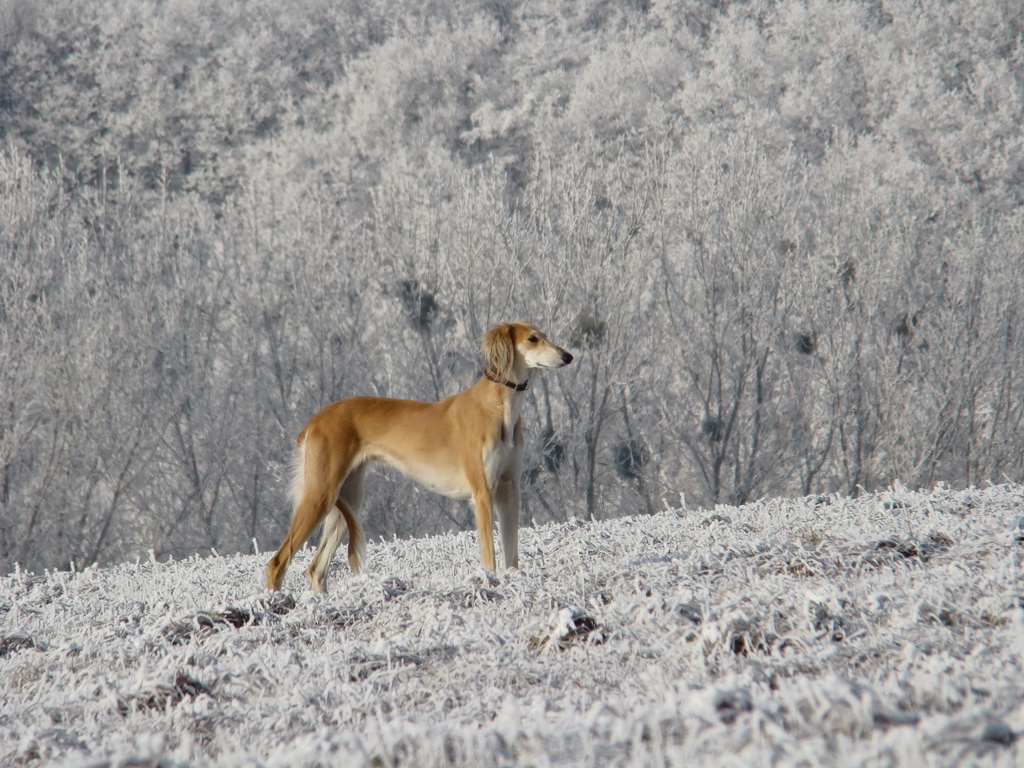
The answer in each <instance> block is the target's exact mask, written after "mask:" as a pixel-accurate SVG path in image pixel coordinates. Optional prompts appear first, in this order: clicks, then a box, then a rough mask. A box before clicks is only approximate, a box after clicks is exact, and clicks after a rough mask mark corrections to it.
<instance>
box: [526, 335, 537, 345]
mask: <svg viewBox="0 0 1024 768" xmlns="http://www.w3.org/2000/svg"><path fill="white" fill-rule="evenodd" d="M527 341H528V342H530V343H531V344H536V343H537V337H536V336H531V337H530V338H528V339H527Z"/></svg>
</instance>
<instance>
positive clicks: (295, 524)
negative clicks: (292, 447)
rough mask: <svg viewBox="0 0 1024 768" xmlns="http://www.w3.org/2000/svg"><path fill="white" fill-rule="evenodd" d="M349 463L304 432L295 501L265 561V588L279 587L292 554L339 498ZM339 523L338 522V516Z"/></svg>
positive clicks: (318, 439) (322, 441)
mask: <svg viewBox="0 0 1024 768" xmlns="http://www.w3.org/2000/svg"><path fill="white" fill-rule="evenodd" d="M348 466H349V462H348V461H338V460H332V457H331V454H330V450H329V447H328V446H327V445H326V443H325V441H324V440H323V439H322V438H318V437H316V436H315V435H307V437H306V444H305V445H304V446H303V458H302V469H301V477H300V480H299V483H300V486H301V488H300V489H299V493H298V501H297V503H296V505H295V510H294V511H293V512H292V522H291V526H290V527H289V529H288V533H287V534H286V535H285V537H284V541H282V542H281V546H280V547H279V548H278V550H277V553H276V554H275V555H274V556H273V557H272V558H271V559H270V562H268V563H267V588H268V589H274V590H279V589H281V585H282V584H283V583H284V576H285V572H286V571H287V570H288V564H289V563H290V562H291V559H292V557H293V556H294V555H295V553H296V552H297V551H298V549H299V547H301V546H302V545H303V544H304V543H305V542H306V539H308V538H309V535H310V534H311V533H312V532H313V530H314V529H315V528H316V527H317V526H318V525H319V524H320V523H321V521H322V520H323V519H324V516H325V515H327V511H328V509H330V507H331V505H332V504H333V503H334V501H335V499H337V498H338V488H339V486H340V485H341V481H342V479H343V478H344V476H345V473H346V472H347V471H348ZM338 522H339V523H340V522H341V520H340V518H339V519H338ZM335 547H337V544H335Z"/></svg>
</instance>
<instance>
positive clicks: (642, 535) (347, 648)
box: [0, 485, 1024, 768]
mask: <svg viewBox="0 0 1024 768" xmlns="http://www.w3.org/2000/svg"><path fill="white" fill-rule="evenodd" d="M1022 527H1024V487H1021V486H1015V485H1003V486H996V487H990V488H986V489H972V490H966V491H953V490H949V489H946V488H938V489H936V490H934V491H931V492H921V493H918V492H912V491H909V490H907V489H905V488H902V487H900V486H896V487H894V488H892V489H890V490H888V491H885V492H882V493H878V494H874V495H867V496H864V497H861V498H858V499H847V498H842V497H838V496H832V497H817V498H807V499H798V500H771V501H763V502H757V503H753V504H748V505H746V506H743V507H738V508H736V507H725V506H719V507H717V508H716V509H714V510H697V509H677V510H669V511H666V512H663V513H661V514H658V515H655V516H653V517H629V518H622V519H617V520H610V521H606V522H598V523H580V522H569V523H565V524H560V525H549V526H545V527H542V528H537V529H527V530H523V531H522V536H521V540H522V543H521V561H522V563H523V568H522V570H521V571H515V572H503V573H500V574H498V575H497V576H493V575H491V574H489V573H487V572H485V571H484V570H483V569H482V568H481V566H480V565H479V557H478V550H477V542H476V535H475V534H470V533H463V534H459V535H454V536H440V537H436V538H430V539H419V540H410V541H396V542H389V543H384V544H377V545H371V546H370V549H369V558H368V568H367V572H366V573H365V575H362V576H358V577H353V576H352V575H351V574H350V572H349V570H348V566H347V564H346V563H345V561H344V559H343V558H342V557H336V558H335V562H334V565H333V567H332V570H331V581H330V583H329V585H328V589H329V593H328V594H327V595H326V596H314V595H312V594H311V593H310V591H309V588H308V586H307V584H306V581H305V578H304V575H303V570H304V568H305V566H306V565H307V563H308V562H309V558H310V556H311V550H310V549H306V550H303V552H301V553H300V554H299V556H298V557H297V559H296V562H295V563H294V564H293V566H292V569H291V571H290V572H289V575H288V579H287V581H286V585H285V586H286V591H285V592H283V593H280V594H278V595H274V594H272V593H269V592H266V591H264V590H262V589H261V588H260V582H261V579H262V574H263V566H264V562H265V560H266V559H267V557H268V555H269V553H261V554H259V555H249V556H243V555H237V556H230V557H219V556H212V557H202V558H198V557H197V558H193V559H189V560H187V561H185V562H171V563H154V562H140V563H136V564H134V565H124V566H118V567H114V568H98V567H92V568H87V569H85V570H82V571H80V572H56V573H45V574H43V575H33V574H27V573H23V572H16V573H13V574H9V575H7V576H5V577H3V578H2V579H0V765H11V766H31V765H83V766H117V765H120V766H142V765H150V766H156V765H159V766H186V765H188V766H202V765H224V766H227V765H231V766H236V765H241V766H248V765H252V766H255V765H268V766H306V765H308V766H312V765H337V766H380V767H382V768H385V767H387V766H399V765H401V766H441V765H471V766H511V765H521V766H548V765H570V766H574V765H580V766H591V765H593V766H598V765H600V766H605V765H609V766H652V765H653V766H660V765H679V766H684V765H730V766H743V767H744V768H751V767H752V766H761V765H773V766H775V765H778V766H796V765H811V766H813V765H872V766H874V765H878V766H889V765H934V766H943V765H950V766H952V765H960V764H976V763H981V764H984V765H992V766H1016V765H1022V764H1024V739H1021V738H1020V736H1021V735H1022V734H1024V669H1022V656H1021V654H1022V651H1024V580H1022V571H1021V558H1022V555H1024V543H1022V542H1024V531H1022V530H1021V529H1022Z"/></svg>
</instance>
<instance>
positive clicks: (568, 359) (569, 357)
mask: <svg viewBox="0 0 1024 768" xmlns="http://www.w3.org/2000/svg"><path fill="white" fill-rule="evenodd" d="M571 362H572V355H570V354H569V353H568V352H563V353H562V365H568V364H569V363H571Z"/></svg>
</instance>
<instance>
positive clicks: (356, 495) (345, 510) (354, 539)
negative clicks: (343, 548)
mask: <svg viewBox="0 0 1024 768" xmlns="http://www.w3.org/2000/svg"><path fill="white" fill-rule="evenodd" d="M362 500H363V468H362V467H357V468H356V469H354V470H352V472H350V473H349V476H348V477H347V478H345V482H344V483H342V486H341V490H340V491H339V492H338V498H337V500H336V501H335V502H334V509H332V510H330V511H329V512H328V513H327V516H326V517H325V518H324V530H323V534H322V535H321V537H320V546H319V547H317V550H316V554H315V555H313V560H312V561H311V562H310V564H309V568H307V569H306V576H307V577H308V578H309V584H310V586H311V587H312V588H313V591H314V592H318V593H322V592H326V591H327V570H328V569H329V568H330V565H331V559H332V558H333V557H334V553H335V551H337V549H338V545H339V544H341V539H342V537H343V536H344V535H345V531H346V529H347V530H348V562H349V565H351V566H352V572H353V573H359V561H360V558H361V557H362V556H363V554H364V553H365V551H366V537H365V535H364V534H363V529H362V527H361V526H360V525H359V520H358V519H357V518H356V514H358V512H359V506H360V504H361V503H362Z"/></svg>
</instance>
